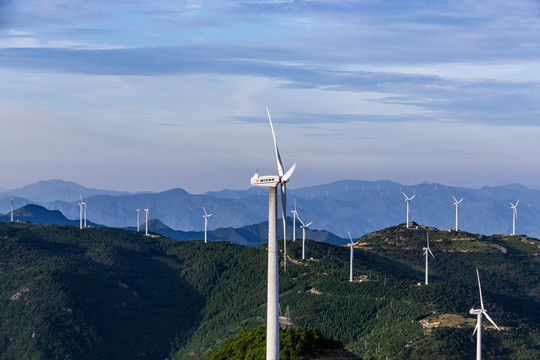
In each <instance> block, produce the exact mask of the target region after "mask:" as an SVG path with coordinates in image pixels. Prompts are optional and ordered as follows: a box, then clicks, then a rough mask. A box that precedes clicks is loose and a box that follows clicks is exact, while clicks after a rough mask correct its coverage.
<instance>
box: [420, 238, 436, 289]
mask: <svg viewBox="0 0 540 360" xmlns="http://www.w3.org/2000/svg"><path fill="white" fill-rule="evenodd" d="M423 250H424V255H425V256H426V285H427V284H428V283H429V280H428V262H429V261H428V260H429V254H431V256H433V258H434V259H435V255H433V253H432V252H431V250H430V249H429V233H427V246H426V247H425V248H423Z"/></svg>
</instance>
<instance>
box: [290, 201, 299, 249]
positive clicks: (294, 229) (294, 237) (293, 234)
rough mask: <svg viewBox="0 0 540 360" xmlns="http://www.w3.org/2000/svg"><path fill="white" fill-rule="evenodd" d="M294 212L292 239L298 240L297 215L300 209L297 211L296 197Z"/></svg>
mask: <svg viewBox="0 0 540 360" xmlns="http://www.w3.org/2000/svg"><path fill="white" fill-rule="evenodd" d="M291 212H292V213H293V228H292V241H296V217H297V216H298V211H296V199H294V210H291Z"/></svg>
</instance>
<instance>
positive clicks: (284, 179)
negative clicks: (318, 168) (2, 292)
mask: <svg viewBox="0 0 540 360" xmlns="http://www.w3.org/2000/svg"><path fill="white" fill-rule="evenodd" d="M295 168H296V163H294V164H293V165H292V166H291V168H290V169H289V170H288V171H287V172H286V173H285V175H283V177H282V178H281V182H284V183H285V182H287V181H289V178H290V177H291V175H292V173H293V172H294V169H295Z"/></svg>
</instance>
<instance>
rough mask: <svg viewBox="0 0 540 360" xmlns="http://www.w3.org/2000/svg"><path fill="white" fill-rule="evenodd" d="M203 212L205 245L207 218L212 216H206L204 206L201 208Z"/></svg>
mask: <svg viewBox="0 0 540 360" xmlns="http://www.w3.org/2000/svg"><path fill="white" fill-rule="evenodd" d="M203 210H204V215H203V218H204V243H205V244H206V228H207V227H208V218H209V217H210V216H212V214H207V213H206V209H205V208H204V206H203Z"/></svg>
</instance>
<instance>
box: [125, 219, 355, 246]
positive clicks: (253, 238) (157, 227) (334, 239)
mask: <svg viewBox="0 0 540 360" xmlns="http://www.w3.org/2000/svg"><path fill="white" fill-rule="evenodd" d="M292 221H293V219H292V218H287V234H288V235H287V238H288V239H291V238H292V231H293V223H292ZM278 224H279V225H278V229H279V230H278V234H280V235H278V238H279V237H281V239H283V233H282V231H283V230H281V228H279V226H282V225H281V224H282V220H281V219H280V220H279V221H278ZM296 224H297V226H296V239H299V240H300V241H301V239H302V231H301V229H300V224H299V223H298V222H297V223H296ZM136 229H137V228H136V227H129V228H128V230H136ZM140 231H145V227H144V224H143V225H142V226H141V227H140ZM148 231H150V232H153V233H157V234H160V235H163V236H166V237H169V238H171V239H176V240H198V239H204V231H181V230H173V229H171V228H170V227H168V226H167V225H165V224H163V223H162V222H161V221H159V220H157V219H152V220H149V221H148ZM207 237H208V241H229V242H231V243H233V244H238V245H244V246H256V247H259V246H261V245H262V244H264V243H267V242H268V221H263V222H261V223H258V224H253V225H246V226H242V227H240V228H232V227H228V228H218V229H215V230H209V231H208V234H207ZM306 239H310V240H315V241H324V242H326V243H329V244H333V245H344V244H346V243H347V242H348V240H346V239H343V238H340V237H339V236H336V235H334V234H332V233H331V232H328V231H325V230H310V229H309V228H308V229H307V230H306Z"/></svg>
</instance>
